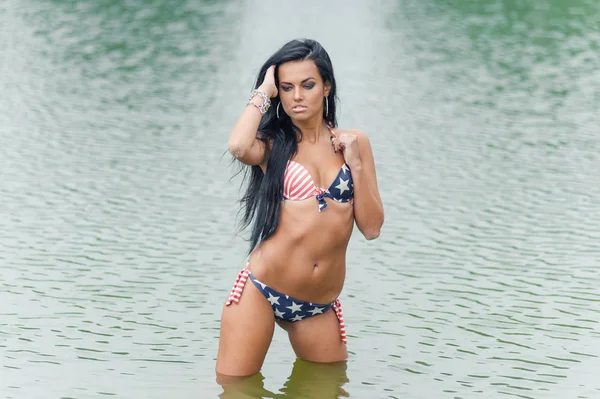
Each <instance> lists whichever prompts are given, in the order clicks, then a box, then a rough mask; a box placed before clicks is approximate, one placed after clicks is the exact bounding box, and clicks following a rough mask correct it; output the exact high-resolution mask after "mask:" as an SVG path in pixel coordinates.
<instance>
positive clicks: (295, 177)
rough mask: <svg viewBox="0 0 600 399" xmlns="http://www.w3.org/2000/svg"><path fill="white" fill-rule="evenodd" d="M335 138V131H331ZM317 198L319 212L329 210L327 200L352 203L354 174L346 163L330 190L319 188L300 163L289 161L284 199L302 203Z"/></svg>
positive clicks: (284, 181) (285, 176)
mask: <svg viewBox="0 0 600 399" xmlns="http://www.w3.org/2000/svg"><path fill="white" fill-rule="evenodd" d="M329 130H330V131H331V133H332V134H333V135H334V136H335V133H334V132H333V130H331V129H329ZM312 196H315V197H316V199H317V201H318V203H319V212H321V211H322V210H323V209H325V208H327V202H325V198H331V199H332V200H334V201H336V202H350V203H352V199H353V197H354V185H353V182H352V174H351V173H350V168H349V167H348V165H347V164H346V163H344V164H343V165H342V167H341V168H340V171H339V172H338V174H337V176H336V178H335V179H334V180H333V183H331V185H330V186H329V188H327V189H324V188H321V187H317V185H316V184H315V181H314V179H313V178H312V176H311V175H310V173H308V170H306V168H305V167H304V166H302V165H301V164H299V163H298V162H295V161H292V160H289V161H288V162H287V166H286V168H285V173H284V175H283V199H284V200H292V201H301V200H305V199H308V198H310V197H312Z"/></svg>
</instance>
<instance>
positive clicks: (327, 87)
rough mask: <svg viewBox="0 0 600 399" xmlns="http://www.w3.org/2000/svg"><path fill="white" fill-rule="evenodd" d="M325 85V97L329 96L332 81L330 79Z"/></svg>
mask: <svg viewBox="0 0 600 399" xmlns="http://www.w3.org/2000/svg"><path fill="white" fill-rule="evenodd" d="M323 86H324V87H325V90H323V91H324V93H325V97H329V91H330V90H331V83H329V81H327V82H325V84H324V85H323Z"/></svg>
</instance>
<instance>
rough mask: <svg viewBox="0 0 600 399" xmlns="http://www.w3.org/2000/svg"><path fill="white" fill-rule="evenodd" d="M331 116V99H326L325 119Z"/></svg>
mask: <svg viewBox="0 0 600 399" xmlns="http://www.w3.org/2000/svg"><path fill="white" fill-rule="evenodd" d="M327 116H329V99H328V98H327V97H325V118H327Z"/></svg>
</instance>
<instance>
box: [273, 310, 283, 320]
mask: <svg viewBox="0 0 600 399" xmlns="http://www.w3.org/2000/svg"><path fill="white" fill-rule="evenodd" d="M284 314H285V312H280V311H279V309H275V317H281V318H283V315H284Z"/></svg>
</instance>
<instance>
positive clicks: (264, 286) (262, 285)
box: [256, 280, 267, 290]
mask: <svg viewBox="0 0 600 399" xmlns="http://www.w3.org/2000/svg"><path fill="white" fill-rule="evenodd" d="M256 282H257V283H258V284H260V286H261V287H262V289H263V290H264V289H265V288H266V287H267V285H266V284H263V283H261V282H260V281H258V280H256Z"/></svg>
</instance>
